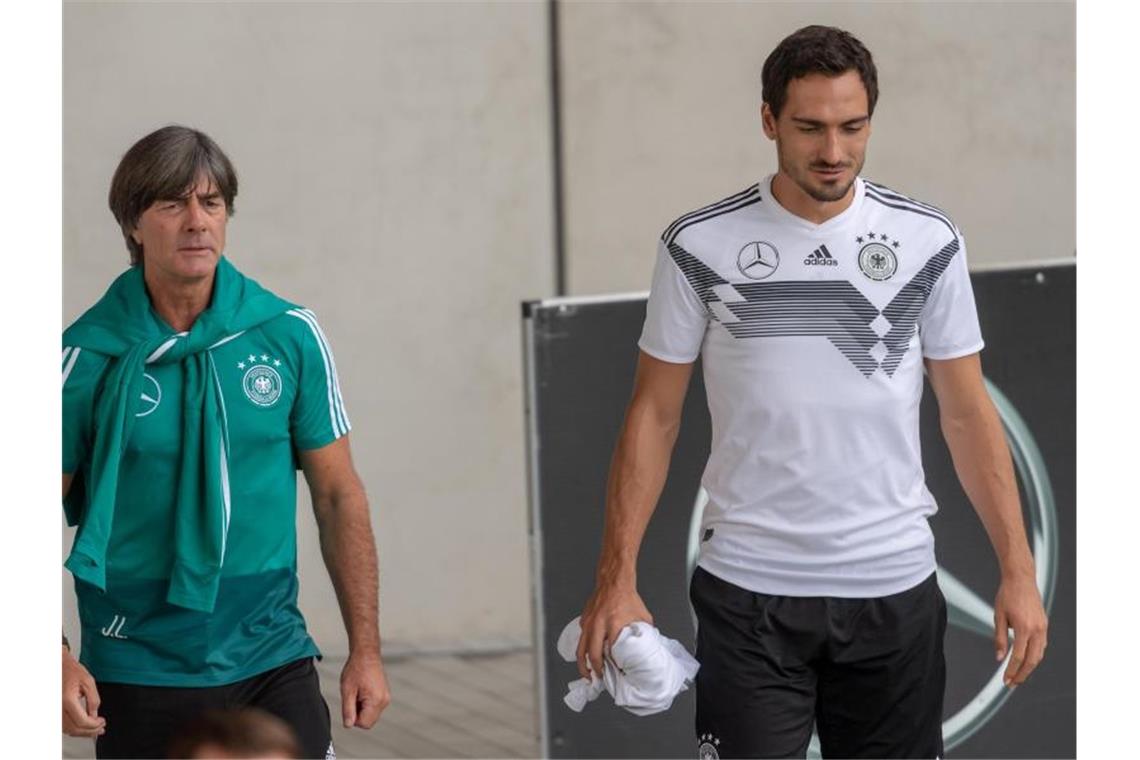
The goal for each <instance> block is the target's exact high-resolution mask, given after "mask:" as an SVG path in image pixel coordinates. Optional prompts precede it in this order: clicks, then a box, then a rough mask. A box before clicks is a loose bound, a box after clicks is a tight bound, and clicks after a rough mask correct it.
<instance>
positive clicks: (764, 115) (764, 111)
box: [760, 103, 776, 140]
mask: <svg viewBox="0 0 1140 760" xmlns="http://www.w3.org/2000/svg"><path fill="white" fill-rule="evenodd" d="M760 123H761V124H762V125H763V127H764V134H765V135H766V136H767V137H768V139H769V140H775V139H776V117H775V116H773V115H772V108H771V106H769V105H768V104H767V103H763V104H761V106H760Z"/></svg>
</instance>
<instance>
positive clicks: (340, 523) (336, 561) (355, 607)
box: [314, 490, 380, 655]
mask: <svg viewBox="0 0 1140 760" xmlns="http://www.w3.org/2000/svg"><path fill="white" fill-rule="evenodd" d="M314 509H315V511H316V514H317V527H318V530H319V531H320V537H321V556H322V557H323V558H324V561H325V567H327V568H328V572H329V578H331V580H332V584H333V588H334V589H335V590H336V598H337V602H338V603H339V605H340V612H341V616H342V617H343V618H344V627H345V630H346V632H347V633H348V648H349V652H350V654H351V653H358V652H359V653H361V654H376V655H379V653H380V631H379V626H378V613H377V605H378V601H377V598H378V594H379V571H378V569H377V563H376V544H375V542H374V541H373V537H372V525H371V520H370V518H369V513H368V498H367V497H366V496H365V494H364V491H363V490H360V491H353V492H349V493H345V494H341V495H337V496H330V497H327V498H326V499H325V500H324V503H318V504H314Z"/></svg>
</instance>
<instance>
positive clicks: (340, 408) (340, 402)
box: [301, 309, 352, 433]
mask: <svg viewBox="0 0 1140 760" xmlns="http://www.w3.org/2000/svg"><path fill="white" fill-rule="evenodd" d="M301 311H303V312H304V313H305V314H308V315H309V318H310V319H311V320H312V322H313V326H314V327H316V328H317V335H318V336H319V337H320V340H321V343H322V344H324V347H325V353H327V354H328V357H329V366H331V367H332V375H333V399H334V400H335V401H336V410H337V414H338V415H340V419H341V424H342V425H344V432H346V433H347V432H348V431H349V430H350V429H351V427H352V426H351V425H350V424H349V422H348V412H347V411H346V410H345V408H344V396H342V395H341V392H340V376H339V375H337V373H336V358H335V357H334V356H333V352H332V346H331V345H329V339H328V338H326V337H325V331H324V330H322V329H321V324H320V322H318V321H317V315H316V314H314V313H313V312H312V311H311V310H309V309H302V310H301Z"/></svg>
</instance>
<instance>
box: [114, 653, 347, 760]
mask: <svg viewBox="0 0 1140 760" xmlns="http://www.w3.org/2000/svg"><path fill="white" fill-rule="evenodd" d="M96 687H97V688H98V689H99V698H100V705H99V714H100V715H102V716H103V717H104V718H106V719H107V731H106V733H104V734H103V735H102V736H100V737H98V738H97V739H96V740H95V756H96V757H99V758H105V757H106V758H111V757H116V758H117V757H126V758H134V757H151V758H155V757H159V758H161V757H167V749H168V747H169V746H170V743H171V740H172V739H173V738H174V737H175V736H176V735H177V733H178V731H180V730H181V729H182V728H183V727H184V726H185V725H186V724H188V723H190V722H191V721H192V720H193V719H194V718H196V717H197V716H198V715H199V714H201V713H202V712H203V711H205V710H211V709H218V710H228V709H236V708H242V707H259V708H261V709H262V710H265V711H266V712H268V713H271V714H273V715H276V716H277V717H278V718H281V719H282V720H284V721H285V722H286V723H288V724H289V726H290V727H291V728H292V729H293V731H294V732H295V733H296V734H297V739H298V740H299V742H300V744H301V751H302V753H303V754H302V757H315V758H324V757H325V754H326V752H327V751H328V750H329V748H330V746H331V743H332V726H331V724H330V722H329V721H330V719H329V708H328V704H326V703H325V700H324V697H322V696H321V688H320V679H319V676H318V675H317V669H316V668H315V667H314V666H313V658H311V657H305V658H303V659H300V660H295V661H293V662H290V663H288V664H286V665H282V666H280V667H277V668H274V669H273V670H269V671H266V672H264V673H261V674H259V675H256V676H253V677H252V678H247V679H245V680H244V681H238V682H236V683H232V684H226V685H225V686H210V687H205V688H183V687H174V686H138V685H134V684H124V683H103V682H98V683H96Z"/></svg>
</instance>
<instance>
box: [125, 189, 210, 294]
mask: <svg viewBox="0 0 1140 760" xmlns="http://www.w3.org/2000/svg"><path fill="white" fill-rule="evenodd" d="M227 218H228V216H227V214H226V202H225V200H224V199H223V198H222V196H221V193H219V192H218V188H217V187H216V186H215V185H214V183H213V182H212V181H210V179H209V177H205V176H201V177H199V178H198V181H197V182H196V183H195V185H194V188H193V189H192V190H191V191H190V192H189V193H187V194H186V195H185V196H183V197H181V198H164V199H159V200H157V201H155V202H154V203H152V204H151V205H150V206H149V207H148V208H147V209H146V211H144V212H143V213H142V216H140V217H139V221H138V224H137V225H136V226H135V229H134V230H133V231H132V232H131V236H132V237H133V238H134V239H135V242H137V243H140V244H141V245H142V247H143V262H144V264H145V266H146V271H147V274H148V275H149V276H155V277H160V278H163V279H167V280H175V281H180V282H186V281H194V280H201V279H202V278H204V277H209V276H210V275H212V274H213V272H214V269H215V268H216V267H217V265H218V259H219V258H220V257H221V255H222V250H223V249H224V248H225V245H226V220H227Z"/></svg>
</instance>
